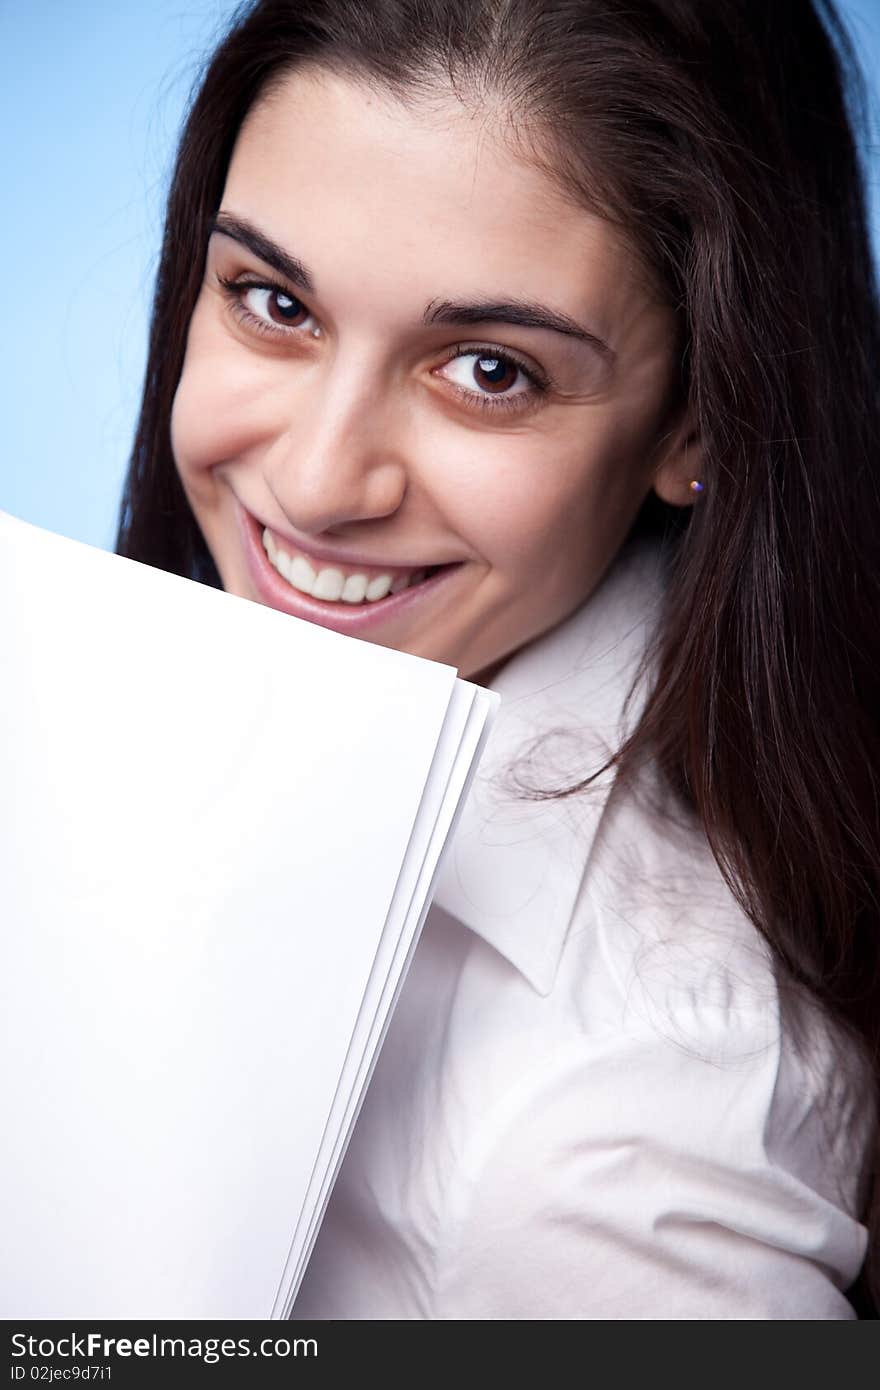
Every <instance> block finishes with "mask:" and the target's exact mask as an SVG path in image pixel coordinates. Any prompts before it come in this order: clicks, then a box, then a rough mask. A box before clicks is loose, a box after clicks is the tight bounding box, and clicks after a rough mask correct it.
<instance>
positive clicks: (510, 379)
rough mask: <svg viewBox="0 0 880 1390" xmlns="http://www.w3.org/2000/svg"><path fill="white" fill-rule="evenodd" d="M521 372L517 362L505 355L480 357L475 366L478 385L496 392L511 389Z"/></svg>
mask: <svg viewBox="0 0 880 1390" xmlns="http://www.w3.org/2000/svg"><path fill="white" fill-rule="evenodd" d="M519 372H520V369H519V367H518V366H517V364H516V363H515V362H510V361H508V360H506V359H505V358H503V357H479V358H477V360H476V362H475V364H474V367H473V378H474V381H475V383H476V384H477V386H480V387H482V388H483V389H485V390H488V391H492V392H493V393H494V392H496V391H509V390H510V388H511V386H512V385H513V384H514V382H515V381H516V379H517V377H518V376H519Z"/></svg>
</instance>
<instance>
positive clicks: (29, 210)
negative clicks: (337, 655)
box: [0, 0, 880, 548]
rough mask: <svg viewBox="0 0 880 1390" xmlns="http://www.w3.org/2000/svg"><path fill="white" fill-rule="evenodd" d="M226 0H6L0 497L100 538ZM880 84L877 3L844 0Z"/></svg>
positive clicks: (1, 30) (879, 167) (874, 191)
mask: <svg viewBox="0 0 880 1390" xmlns="http://www.w3.org/2000/svg"><path fill="white" fill-rule="evenodd" d="M235 8H236V5H235V4H234V3H232V0H112V3H111V2H110V0H0V129H2V132H3V155H2V164H0V171H2V189H3V202H4V213H3V217H2V219H0V263H2V298H3V336H2V345H0V382H2V397H0V404H2V418H3V423H4V439H3V451H2V456H0V508H2V509H3V510H5V511H9V512H12V513H13V514H15V515H16V516H20V517H23V518H24V519H25V520H27V521H32V522H35V523H37V524H38V525H40V526H45V527H47V528H48V529H50V530H53V531H59V532H61V533H62V534H64V535H68V536H72V537H74V538H76V539H78V540H83V541H88V542H90V543H91V544H93V545H98V546H103V547H106V548H112V545H113V538H114V533H115V521H116V512H117V507H118V500H119V493H120V489H121V485H122V478H123V475H124V472H125V468H126V461H127V456H128V453H129V449H130V445H131V439H132V434H133V430H134V422H135V418H136V414H137V408H138V401H139V395H140V387H141V377H142V373H143V368H144V360H145V352H146V340H147V321H148V315H149V305H150V296H151V289H152V280H153V274H154V272H155V266H156V260H157V254H158V248H159V243H160V239H161V228H162V201H163V195H164V191H165V188H166V180H167V176H168V173H169V169H170V163H171V159H172V156H173V151H174V144H175V138H176V133H177V130H178V127H179V125H180V121H181V118H182V115H183V111H184V108H185V105H186V102H187V98H188V95H189V92H190V89H191V87H192V86H193V84H194V82H195V81H196V80H197V78H198V74H199V71H200V66H201V63H202V61H203V59H204V58H205V56H206V55H207V54H208V53H209V52H210V51H211V49H212V48H213V47H214V45H215V43H216V42H217V40H218V38H219V37H220V35H221V34H222V32H223V30H224V28H225V25H226V22H227V21H228V19H229V17H230V15H231V14H232V12H233V10H234V9H235ZM839 9H840V11H841V13H842V14H843V16H844V18H845V19H846V20H847V21H848V23H849V26H850V29H851V31H852V33H853V34H854V36H855V38H856V40H857V49H858V52H859V53H860V56H861V59H862V64H863V66H864V68H865V71H866V73H867V75H868V77H869V79H870V83H871V90H872V96H873V98H874V103H875V104H874V110H873V113H872V115H873V129H872V147H871V151H872V153H871V174H870V183H871V197H872V208H873V226H874V234H875V244H877V245H880V154H878V142H880V119H878V109H880V100H878V83H880V0H841V3H840V5H839Z"/></svg>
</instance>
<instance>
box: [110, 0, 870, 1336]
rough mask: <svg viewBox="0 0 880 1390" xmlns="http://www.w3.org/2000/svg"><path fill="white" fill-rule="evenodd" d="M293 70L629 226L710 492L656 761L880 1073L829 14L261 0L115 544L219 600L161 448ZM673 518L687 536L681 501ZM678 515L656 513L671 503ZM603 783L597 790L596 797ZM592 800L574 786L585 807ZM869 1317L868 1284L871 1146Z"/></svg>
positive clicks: (196, 105) (862, 287)
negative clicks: (246, 176) (365, 89)
mask: <svg viewBox="0 0 880 1390" xmlns="http://www.w3.org/2000/svg"><path fill="white" fill-rule="evenodd" d="M304 61H315V62H317V63H319V64H322V65H324V66H325V67H328V68H333V69H335V70H336V71H338V72H341V73H342V74H346V75H351V76H353V77H357V78H364V79H366V80H367V81H369V82H370V83H373V84H375V85H378V86H384V87H385V88H386V89H387V90H389V91H391V92H392V93H395V94H396V95H398V96H399V97H402V98H415V99H417V98H418V97H419V95H420V94H421V93H428V94H430V92H431V91H432V90H436V89H437V88H438V86H442V85H446V86H448V87H452V88H453V89H454V90H455V91H456V93H458V94H459V95H460V96H461V98H462V99H463V100H470V101H473V102H476V103H479V102H480V101H482V100H485V99H487V98H491V99H492V100H493V101H494V102H496V103H498V102H499V101H500V103H501V105H502V107H503V108H504V109H506V110H507V111H508V112H510V113H511V114H512V115H513V116H514V117H516V118H519V119H520V120H521V121H522V123H523V125H524V127H530V128H532V129H533V130H534V131H535V132H536V135H539V136H540V140H539V141H538V142H537V143H538V144H539V145H540V147H541V148H542V149H543V151H544V154H545V157H546V168H547V172H549V173H550V174H551V175H552V176H553V177H556V178H558V179H559V180H560V182H561V183H562V184H563V186H564V187H565V188H566V190H567V191H568V193H569V194H570V195H572V196H575V197H578V198H581V199H582V200H583V204H584V206H585V207H587V208H588V209H589V210H591V211H599V212H600V213H601V214H602V215H604V216H605V217H607V218H609V219H610V220H612V221H613V222H614V223H615V224H617V225H618V226H619V227H620V228H621V229H622V230H623V232H624V233H625V235H626V236H627V237H628V238H629V241H630V244H631V245H632V247H633V248H634V250H635V251H636V253H637V254H638V255H639V256H640V258H641V260H642V263H643V264H644V265H645V266H646V267H648V268H649V270H650V272H651V274H652V276H653V277H654V278H655V280H656V282H657V284H658V285H659V286H660V287H661V290H662V293H663V295H664V297H665V299H666V302H667V303H668V304H669V305H670V306H671V307H672V308H673V309H674V310H675V311H676V315H677V318H678V321H679V323H680V325H681V335H682V336H681V343H682V350H681V370H680V380H679V394H680V398H681V400H682V401H683V402H687V403H689V404H690V406H691V407H692V409H693V411H694V418H695V421H696V425H697V428H698V430H699V434H700V438H701V464H700V472H701V476H702V478H703V480H704V482H705V493H704V495H703V496H702V498H701V499H700V501H699V504H698V506H697V507H696V508H694V509H693V511H692V513H691V514H689V519H688V520H687V524H686V525H682V524H681V521H680V518H681V516H682V513H681V511H680V509H672V508H669V509H666V508H664V507H663V506H662V504H661V505H660V506H659V507H658V505H657V502H656V499H654V500H653V501H652V502H651V503H650V504H646V506H645V507H644V508H643V509H642V512H641V513H640V514H639V517H638V518H637V522H636V527H637V528H638V527H640V526H656V525H658V524H659V525H660V526H661V527H665V528H666V531H667V536H671V537H672V538H673V540H674V546H673V550H672V553H673V557H674V559H673V564H672V566H671V570H670V577H669V590H668V595H667V601H666V606H665V610H664V611H665V617H664V620H663V624H662V630H661V632H660V635H659V664H658V667H657V678H656V681H655V682H654V685H653V688H652V692H651V694H650V698H649V699H648V701H647V703H646V705H645V707H644V713H643V716H642V718H641V720H640V722H639V725H638V727H637V728H636V729H635V732H634V733H633V735H632V737H631V738H630V739H628V741H627V742H626V743H625V744H624V745H623V746H622V747H621V748H620V749H619V750H617V753H616V754H615V758H614V761H616V762H617V764H618V767H619V769H620V771H621V773H625V772H626V771H627V769H629V768H632V767H634V766H635V764H636V763H637V762H638V761H639V760H640V759H641V758H643V757H644V756H645V755H646V754H647V753H650V755H651V756H652V757H653V758H655V759H656V760H657V764H658V766H659V767H660V768H661V770H662V772H663V775H664V777H665V778H666V779H667V781H668V783H669V784H670V785H671V786H672V787H673V788H674V789H675V791H676V793H677V794H678V795H680V796H681V797H682V798H684V800H685V801H686V802H687V803H688V804H689V805H690V806H691V807H692V808H694V809H696V811H697V812H698V814H699V817H700V819H701V821H702V824H703V826H704V827H705V830H706V834H707V837H708V840H709V843H710V845H711V847H712V850H713V853H714V854H715V857H716V859H717V861H718V863H719V866H720V868H721V870H722V872H723V873H724V875H725V878H726V879H727V881H728V883H729V885H730V887H731V890H732V891H733V893H734V895H735V896H736V898H737V900H738V901H739V902H740V904H741V905H742V907H743V908H744V910H745V911H746V912H747V914H748V915H749V917H750V918H751V920H752V921H753V922H754V924H755V926H756V927H757V929H758V930H759V931H760V932H762V933H763V935H764V937H765V938H766V940H767V941H768V942H769V943H770V946H771V947H772V950H773V952H774V959H775V962H776V966H777V971H778V973H779V975H780V978H783V977H784V978H785V979H787V980H789V981H791V982H792V983H793V985H794V986H795V987H796V988H800V989H802V990H806V991H808V992H809V995H810V998H811V999H813V1000H815V1001H818V1003H819V1005H820V1006H821V1007H822V1009H823V1010H824V1011H825V1013H826V1016H827V1017H828V1018H829V1019H832V1020H834V1022H835V1023H836V1024H837V1025H840V1026H841V1027H842V1029H843V1032H844V1035H845V1036H846V1037H848V1038H849V1040H850V1042H851V1044H852V1045H853V1046H854V1047H855V1048H856V1049H857V1050H858V1052H859V1054H860V1055H861V1057H862V1058H863V1059H864V1060H866V1061H867V1063H868V1065H869V1066H870V1068H871V1069H872V1075H873V1077H874V1082H875V1092H876V1090H877V1089H878V1087H880V1081H878V1077H880V795H878V774H880V725H878V711H880V575H878V564H877V560H878V552H877V535H878V533H880V486H878V478H880V471H878V469H880V464H878V460H880V399H878V366H880V351H878V348H880V313H878V297H877V283H876V279H875V269H874V263H873V260H872V255H871V249H870V243H869V237H868V231H867V219H866V209H865V193H864V189H865V171H864V168H863V166H862V163H861V154H860V148H859V144H858V141H857V134H858V132H859V130H861V129H864V128H865V126H866V122H865V114H866V111H867V98H866V93H865V88H864V84H863V80H862V77H861V73H860V71H859V68H858V63H857V61H856V58H855V55H854V52H853V48H852V44H851V41H850V39H849V38H848V36H847V33H846V31H845V29H844V28H843V26H842V24H841V22H840V20H839V18H838V16H837V15H836V13H835V10H834V7H833V4H832V3H831V0H774V3H773V4H767V3H766V0H712V3H710V4H706V3H705V0H626V3H625V4H624V3H620V0H541V3H540V4H536V3H535V0H259V2H258V3H256V4H254V5H252V6H247V7H245V8H244V9H243V10H242V11H241V12H240V13H239V15H238V16H237V18H236V19H235V21H234V22H233V25H232V27H231V29H230V31H229V33H228V35H227V37H226V39H225V40H224V42H223V43H222V44H221V46H220V47H219V49H218V50H217V52H216V53H215V55H214V57H213V58H212V60H211V62H210V65H209V66H208V68H207V71H206V73H205V75H204V78H203V81H202V83H201V86H200V88H199V90H198V92H197V94H196V95H195V98H194V101H193V103H192V105H191V109H190V113H189V117H188V119H187V122H186V125H185V128H184V131H183V136H182V139H181V143H180V147H179V152H178V157H177V162H176V166H175V169H174V174H173V179H172V183H171V188H170V194H169V200H168V211H167V221H166V226H165V236H164V242H163V247H162V252H161V260H160V264H159V270H158V277H157V284H156V294H155V302H154V309H153V318H152V326H151V336H150V345H149V357H148V364H147V370H146V381H145V387H144V395H143V405H142V410H141V415H140V420H139V424H138V430H137V436H136V440H135V445H134V452H133V455H132V459H131V464H130V469H129V472H128V476H127V480H126V484H125V490H124V496H123V499H122V506H121V510H120V522H119V534H118V539H117V550H118V551H119V553H120V554H123V555H128V556H130V557H132V558H134V559H138V560H142V561H146V562H148V563H150V564H153V565H157V566H159V567H161V568H163V569H167V570H171V571H174V572H176V573H179V574H184V575H188V576H189V577H191V578H194V579H198V580H201V581H203V582H207V583H211V584H214V585H217V586H219V583H220V581H219V577H218V574H217V571H216V568H215V567H214V564H213V562H212V560H211V557H210V554H209V553H208V550H207V547H206V545H205V542H204V540H203V538H202V536H201V533H200V531H199V528H198V526H197V524H196V521H195V519H194V517H193V515H192V512H191V511H190V509H189V506H188V503H187V501H186V498H185V496H184V493H183V489H182V487H181V484H180V482H179V480H178V476H177V472H176V469H175V466H174V460H173V457H172V451H171V440H170V423H169V422H170V413H171V405H172V401H173V397H174V392H175V390H176V387H177V383H178V380H179V377H180V373H181V368H182V364H183V358H184V350H185V345H186V335H187V329H188V325H189V320H190V316H191V314H192V311H193V308H194V306H195V302H196V299H197V296H198V293H199V288H200V284H201V280H202V276H203V271H204V264H205V254H206V244H207V237H208V229H209V226H210V221H211V218H212V216H213V214H214V213H215V212H216V210H217V208H218V205H219V200H220V197H221V193H222V189H223V185H224V181H225V176H226V171H227V166H228V163H229V159H230V156H231V153H232V148H233V145H234V142H235V139H236V136H237V133H238V131H239V128H240V126H241V123H242V121H243V119H244V117H245V115H246V114H247V112H248V110H249V109H250V107H251V105H252V104H253V102H254V101H255V100H256V98H257V97H258V96H260V95H261V94H263V93H264V92H265V91H266V90H267V86H268V85H269V84H271V83H272V82H274V81H277V80H278V79H279V78H281V77H283V76H284V75H286V73H287V72H289V71H290V70H292V69H293V68H295V67H296V66H297V65H298V64H299V63H301V62H304ZM673 512H676V514H677V516H678V518H679V521H678V523H677V524H669V525H667V523H671V520H672V513H673ZM664 513H665V514H664ZM579 785H584V784H579ZM578 789H579V787H575V788H569V789H566V790H565V791H564V792H561V793H556V794H559V795H569V794H572V793H573V792H576V791H577V790H578ZM869 1183H870V1191H869V1194H868V1201H867V1206H866V1208H865V1210H864V1212H862V1213H861V1216H862V1219H863V1220H864V1221H865V1222H866V1223H867V1224H868V1226H869V1230H870V1232H871V1239H870V1242H869V1252H868V1257H867V1259H866V1261H865V1265H864V1267H863V1271H862V1275H861V1277H860V1280H859V1284H858V1288H857V1290H856V1292H855V1293H851V1295H850V1296H851V1298H852V1301H853V1303H854V1306H855V1307H856V1309H857V1311H860V1312H861V1313H862V1315H863V1316H872V1315H874V1316H876V1305H877V1303H878V1302H880V1177H878V1163H877V1145H876V1144H875V1147H874V1157H873V1159H872V1169H871V1172H870V1174H869Z"/></svg>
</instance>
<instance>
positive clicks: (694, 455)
mask: <svg viewBox="0 0 880 1390" xmlns="http://www.w3.org/2000/svg"><path fill="white" fill-rule="evenodd" d="M702 461H703V460H702V445H701V442H700V434H699V430H698V429H697V425H696V419H695V416H694V412H693V409H692V407H691V406H688V408H687V409H686V410H685V412H684V414H683V416H682V417H681V418H680V419H679V422H678V424H677V425H676V426H675V427H674V428H673V430H672V431H671V433H670V435H669V437H668V438H667V440H666V442H665V445H664V447H663V449H662V451H661V454H660V462H659V463H658V464H657V465H656V467H655V469H654V478H653V487H654V491H655V492H656V494H657V496H658V497H659V498H660V499H661V500H662V501H663V502H669V503H670V504H671V505H672V506H673V507H690V506H692V505H693V503H694V501H695V500H696V498H697V497H698V496H699V494H698V493H697V492H694V491H692V490H691V482H692V481H693V480H694V479H695V478H696V479H697V480H699V481H702Z"/></svg>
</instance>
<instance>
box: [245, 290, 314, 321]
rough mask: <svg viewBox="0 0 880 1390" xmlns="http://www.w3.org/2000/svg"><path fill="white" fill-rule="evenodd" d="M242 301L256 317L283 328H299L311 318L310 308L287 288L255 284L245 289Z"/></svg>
mask: <svg viewBox="0 0 880 1390" xmlns="http://www.w3.org/2000/svg"><path fill="white" fill-rule="evenodd" d="M242 303H243V304H244V305H245V307H246V308H247V309H249V310H250V312H251V313H252V314H253V315H254V316H255V317H256V318H259V319H263V320H268V321H269V322H270V323H276V324H278V325H279V327H282V328H299V327H300V325H301V324H302V323H303V322H304V321H305V320H306V319H307V318H309V311H308V309H306V307H305V306H304V305H303V304H300V302H299V300H298V299H295V298H294V296H293V295H292V294H288V293H287V291H286V290H279V289H270V288H268V286H262V285H261V286H257V285H254V286H252V287H251V288H250V289H248V290H246V291H245V293H244V295H243V296H242Z"/></svg>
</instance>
